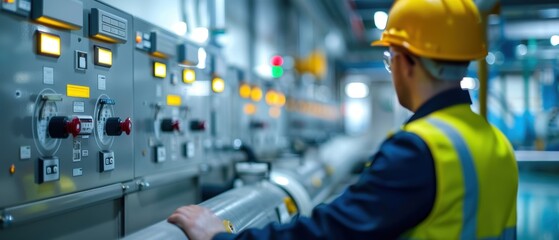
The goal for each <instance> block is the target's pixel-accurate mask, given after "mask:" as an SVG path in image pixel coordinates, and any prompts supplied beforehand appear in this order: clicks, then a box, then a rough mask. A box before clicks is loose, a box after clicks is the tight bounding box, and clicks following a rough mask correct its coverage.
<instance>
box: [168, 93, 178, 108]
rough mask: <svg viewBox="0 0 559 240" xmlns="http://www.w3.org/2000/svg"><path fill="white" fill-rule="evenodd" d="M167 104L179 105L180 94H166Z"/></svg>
mask: <svg viewBox="0 0 559 240" xmlns="http://www.w3.org/2000/svg"><path fill="white" fill-rule="evenodd" d="M167 105H169V106H180V105H181V96H178V95H167Z"/></svg>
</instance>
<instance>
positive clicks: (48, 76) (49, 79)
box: [43, 67, 54, 84]
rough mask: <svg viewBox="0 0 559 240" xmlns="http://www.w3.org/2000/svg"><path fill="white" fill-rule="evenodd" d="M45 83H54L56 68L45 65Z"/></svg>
mask: <svg viewBox="0 0 559 240" xmlns="http://www.w3.org/2000/svg"><path fill="white" fill-rule="evenodd" d="M43 83H44V84H54V68H51V67H43Z"/></svg>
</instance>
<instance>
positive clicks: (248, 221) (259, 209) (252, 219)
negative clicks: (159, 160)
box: [124, 182, 291, 240]
mask: <svg viewBox="0 0 559 240" xmlns="http://www.w3.org/2000/svg"><path fill="white" fill-rule="evenodd" d="M286 198H289V196H288V195H287V194H286V192H285V191H283V190H282V189H281V188H279V187H278V186H276V185H274V184H271V183H269V182H261V183H258V184H255V185H249V186H245V187H241V188H236V189H233V190H230V191H227V192H225V193H223V194H221V195H219V196H217V197H214V198H212V199H210V200H207V201H205V202H203V203H201V204H200V206H203V207H206V208H208V209H210V210H211V211H212V212H214V213H215V214H216V215H217V216H218V217H219V218H221V219H222V220H224V221H227V222H228V223H230V224H231V225H230V226H232V228H233V229H232V230H233V232H238V231H242V230H244V229H246V228H254V227H255V228H258V227H263V226H265V225H267V224H269V223H272V222H277V223H287V222H289V221H290V220H291V214H290V213H289V212H288V211H289V210H288V209H289V206H287V205H288V204H289V203H288V202H286V200H285V199H286ZM124 239H125V240H136V239H137V240H155V239H166V240H175V239H181V240H184V239H188V238H187V237H186V235H185V234H184V232H183V231H182V230H181V229H180V228H178V227H177V226H175V225H174V224H171V223H168V222H167V220H163V221H160V222H158V223H156V224H154V225H151V226H149V227H147V228H144V229H142V230H140V231H137V232H135V233H132V234H130V235H128V236H126V237H125V238H124Z"/></svg>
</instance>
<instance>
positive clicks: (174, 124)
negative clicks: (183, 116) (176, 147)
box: [173, 120, 181, 132]
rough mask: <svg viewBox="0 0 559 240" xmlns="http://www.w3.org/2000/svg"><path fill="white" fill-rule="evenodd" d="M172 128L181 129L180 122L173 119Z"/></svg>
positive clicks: (178, 130)
mask: <svg viewBox="0 0 559 240" xmlns="http://www.w3.org/2000/svg"><path fill="white" fill-rule="evenodd" d="M173 130H175V131H177V132H180V131H181V124H180V122H179V120H175V121H173Z"/></svg>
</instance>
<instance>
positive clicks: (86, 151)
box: [82, 149, 89, 157]
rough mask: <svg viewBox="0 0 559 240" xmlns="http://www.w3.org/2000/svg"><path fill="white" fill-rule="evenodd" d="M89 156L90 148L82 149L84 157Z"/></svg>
mask: <svg viewBox="0 0 559 240" xmlns="http://www.w3.org/2000/svg"><path fill="white" fill-rule="evenodd" d="M87 156H89V151H88V150H85V149H84V150H82V157H87Z"/></svg>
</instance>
